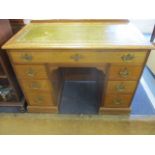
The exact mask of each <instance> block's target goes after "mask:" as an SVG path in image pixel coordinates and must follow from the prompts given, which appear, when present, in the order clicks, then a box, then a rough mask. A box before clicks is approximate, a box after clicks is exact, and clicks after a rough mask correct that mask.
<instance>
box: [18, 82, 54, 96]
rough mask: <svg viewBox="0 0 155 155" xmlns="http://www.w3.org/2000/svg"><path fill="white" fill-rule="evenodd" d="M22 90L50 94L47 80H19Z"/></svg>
mask: <svg viewBox="0 0 155 155" xmlns="http://www.w3.org/2000/svg"><path fill="white" fill-rule="evenodd" d="M20 81H21V85H22V87H23V89H24V90H25V91H26V92H28V93H30V94H31V92H38V91H39V92H40V91H41V92H51V89H50V83H49V81H48V80H20Z"/></svg>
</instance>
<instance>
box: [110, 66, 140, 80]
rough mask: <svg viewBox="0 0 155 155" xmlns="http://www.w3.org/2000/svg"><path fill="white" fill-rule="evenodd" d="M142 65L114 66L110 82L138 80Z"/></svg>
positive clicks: (111, 70)
mask: <svg viewBox="0 0 155 155" xmlns="http://www.w3.org/2000/svg"><path fill="white" fill-rule="evenodd" d="M142 68H143V67H142V65H133V64H132V65H117V64H112V65H111V67H110V69H109V76H108V78H109V80H138V78H139V75H140V73H141V70H142Z"/></svg>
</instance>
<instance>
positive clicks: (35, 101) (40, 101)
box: [27, 93, 55, 106]
mask: <svg viewBox="0 0 155 155" xmlns="http://www.w3.org/2000/svg"><path fill="white" fill-rule="evenodd" d="M27 98H28V101H29V102H28V104H29V105H32V106H50V105H51V106H54V105H55V104H54V102H53V101H52V96H51V95H50V94H42V93H31V94H28V95H27Z"/></svg>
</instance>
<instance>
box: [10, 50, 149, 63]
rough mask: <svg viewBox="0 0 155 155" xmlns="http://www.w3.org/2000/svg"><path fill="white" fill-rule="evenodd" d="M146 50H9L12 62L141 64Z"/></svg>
mask: <svg viewBox="0 0 155 155" xmlns="http://www.w3.org/2000/svg"><path fill="white" fill-rule="evenodd" d="M146 53H147V52H144V51H142V52H140V51H137V52H136V51H135V52H133V51H132V52H130V51H126V52H123V51H121V52H119V51H118V52H110V51H109V52H102V51H99V52H97V51H94V52H89V51H85V52H81V51H70V52H67V50H66V51H61V52H57V51H56V52H55V51H51V52H50V51H49V52H48V51H44V52H41V51H40V52H37V54H36V52H18V51H17V52H11V53H10V54H11V57H12V59H13V62H14V63H61V64H63V63H71V64H78V63H84V64H87V63H124V64H131V63H138V64H142V63H143V62H144V60H145V57H146Z"/></svg>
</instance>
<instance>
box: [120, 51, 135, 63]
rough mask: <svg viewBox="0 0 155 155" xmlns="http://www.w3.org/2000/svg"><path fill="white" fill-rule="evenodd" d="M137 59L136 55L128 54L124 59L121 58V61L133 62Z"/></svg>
mask: <svg viewBox="0 0 155 155" xmlns="http://www.w3.org/2000/svg"><path fill="white" fill-rule="evenodd" d="M134 58H135V56H134V55H132V54H130V53H129V54H127V55H123V56H122V57H121V59H122V60H123V61H124V62H128V61H131V60H133V59H134Z"/></svg>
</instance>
